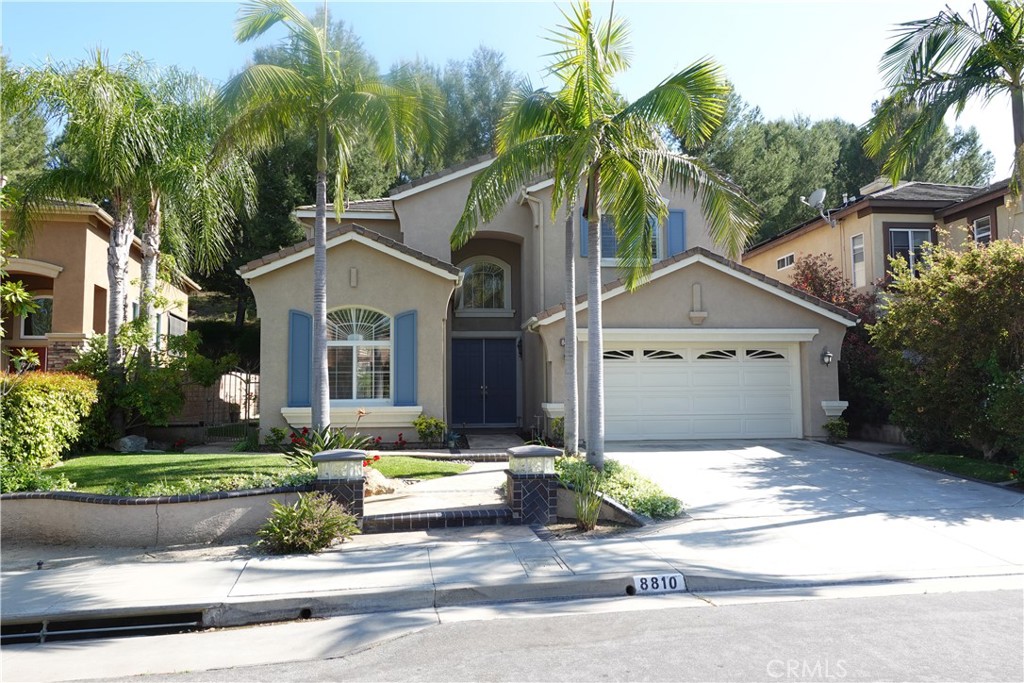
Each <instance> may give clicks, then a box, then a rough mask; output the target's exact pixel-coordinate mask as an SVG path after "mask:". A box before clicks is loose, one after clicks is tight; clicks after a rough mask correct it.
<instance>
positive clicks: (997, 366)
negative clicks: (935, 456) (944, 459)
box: [871, 240, 1024, 459]
mask: <svg viewBox="0 0 1024 683" xmlns="http://www.w3.org/2000/svg"><path fill="white" fill-rule="evenodd" d="M891 270H892V273H893V279H892V284H891V286H890V288H889V292H888V294H887V296H886V299H885V301H884V303H883V315H882V316H880V318H879V320H878V322H877V323H876V324H875V325H874V326H873V327H871V339H872V342H873V343H874V345H875V346H876V347H877V348H878V349H879V352H880V354H881V358H882V363H883V370H884V373H885V377H886V379H887V390H888V395H889V398H890V400H891V402H892V406H893V421H894V422H895V423H896V424H897V425H899V426H900V427H902V428H903V430H904V432H905V433H906V435H907V437H908V438H909V439H910V440H911V441H912V442H913V443H914V444H915V445H917V446H918V447H919V448H921V449H922V450H926V451H932V452H960V453H970V452H974V453H977V452H981V453H982V454H983V455H984V456H985V458H986V459H991V458H994V457H996V455H997V454H1000V453H1001V454H1002V455H1003V456H1004V457H1007V458H1012V457H1015V456H1019V455H1021V454H1024V315H1022V313H1021V312H1022V311H1024V245H1021V244H1015V243H1013V242H1011V241H1009V240H997V241H995V242H993V243H991V244H989V245H983V246H978V245H975V244H973V243H970V244H968V245H966V246H965V247H964V249H963V250H962V251H954V250H952V249H949V248H947V247H944V246H936V247H933V248H930V249H927V250H925V253H924V255H923V257H922V261H921V263H920V265H919V267H918V273H917V275H915V274H914V273H912V272H911V271H910V268H909V267H908V266H907V264H906V262H905V261H904V260H903V259H894V260H892V261H891Z"/></svg>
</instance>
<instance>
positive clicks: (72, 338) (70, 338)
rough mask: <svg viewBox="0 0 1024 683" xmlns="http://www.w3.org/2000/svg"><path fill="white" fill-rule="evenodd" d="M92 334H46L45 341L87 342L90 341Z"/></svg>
mask: <svg viewBox="0 0 1024 683" xmlns="http://www.w3.org/2000/svg"><path fill="white" fill-rule="evenodd" d="M93 334H94V333H93V332H47V333H46V339H48V340H49V341H67V342H76V341H88V340H89V339H92V336H93Z"/></svg>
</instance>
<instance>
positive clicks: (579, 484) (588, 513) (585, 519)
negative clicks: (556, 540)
mask: <svg viewBox="0 0 1024 683" xmlns="http://www.w3.org/2000/svg"><path fill="white" fill-rule="evenodd" d="M559 477H560V478H561V480H562V482H563V483H564V484H566V485H567V486H568V487H569V488H571V489H572V491H573V504H574V506H575V510H576V528H577V529H580V530H581V531H590V530H591V529H593V528H594V527H596V526H597V520H598V519H599V518H600V516H601V503H603V502H604V494H602V493H601V484H602V481H603V479H604V473H603V472H602V471H601V470H599V469H597V468H596V467H593V466H591V465H590V464H589V463H588V462H586V461H582V462H580V463H575V462H574V463H573V464H572V465H571V466H568V467H565V468H563V469H562V471H561V472H560V473H559Z"/></svg>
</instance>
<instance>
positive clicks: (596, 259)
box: [587, 168, 604, 470]
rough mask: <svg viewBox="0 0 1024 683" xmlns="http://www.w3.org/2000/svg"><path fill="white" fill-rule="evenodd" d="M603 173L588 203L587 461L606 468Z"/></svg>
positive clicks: (594, 177)
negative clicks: (602, 275) (602, 239)
mask: <svg viewBox="0 0 1024 683" xmlns="http://www.w3.org/2000/svg"><path fill="white" fill-rule="evenodd" d="M598 182H599V176H598V170H597V169H596V168H595V169H594V170H593V171H592V172H591V177H590V182H589V183H588V185H589V187H588V189H587V192H588V193H589V197H588V202H587V205H588V207H589V212H588V213H589V215H588V216H587V220H588V221H589V224H588V225H587V462H588V463H590V464H591V465H593V466H594V467H596V468H597V469H599V470H603V469H604V367H603V356H604V339H603V338H602V336H601V317H602V316H601V209H600V208H598V204H597V202H598V199H599V197H600V192H599V188H598Z"/></svg>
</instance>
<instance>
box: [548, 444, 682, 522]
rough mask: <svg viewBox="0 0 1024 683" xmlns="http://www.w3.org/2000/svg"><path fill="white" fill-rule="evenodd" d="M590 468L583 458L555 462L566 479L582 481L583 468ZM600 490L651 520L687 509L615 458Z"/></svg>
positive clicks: (608, 465)
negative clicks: (580, 470)
mask: <svg viewBox="0 0 1024 683" xmlns="http://www.w3.org/2000/svg"><path fill="white" fill-rule="evenodd" d="M588 467H589V465H587V461H586V460H584V459H583V458H568V457H563V458H556V459H555V471H556V472H557V473H558V475H559V476H560V477H561V478H562V479H563V480H570V481H571V480H573V479H574V478H575V479H578V478H579V474H578V471H579V469H580V468H588ZM597 489H598V490H599V491H600V492H601V493H604V494H605V495H607V496H610V497H612V498H614V499H615V500H616V501H618V502H619V503H621V504H622V505H625V506H626V507H627V508H629V509H630V510H632V511H633V512H637V513H639V514H641V515H646V516H647V517H650V518H651V519H671V518H673V517H676V516H677V515H678V514H679V513H680V512H681V511H682V509H683V504H682V502H680V501H679V500H678V499H676V498H673V497H672V496H670V495H668V494H667V493H665V491H664V490H663V489H662V488H661V487H660V486H658V485H657V484H655V483H654V482H653V481H651V480H650V479H648V478H647V477H645V476H644V475H642V474H640V473H639V472H637V471H636V470H635V469H633V468H632V467H629V466H628V465H623V464H622V463H620V462H619V461H618V460H613V459H612V458H605V461H604V472H603V473H602V475H601V477H600V479H599V480H598V483H597Z"/></svg>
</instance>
